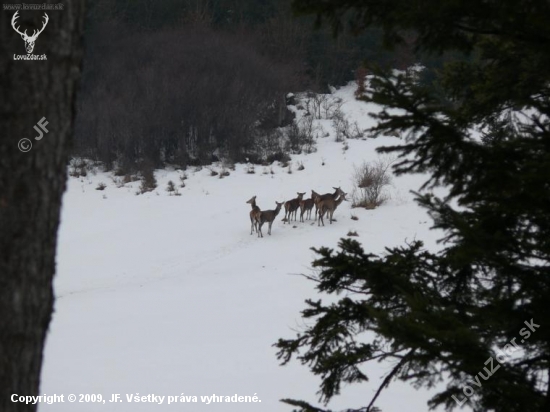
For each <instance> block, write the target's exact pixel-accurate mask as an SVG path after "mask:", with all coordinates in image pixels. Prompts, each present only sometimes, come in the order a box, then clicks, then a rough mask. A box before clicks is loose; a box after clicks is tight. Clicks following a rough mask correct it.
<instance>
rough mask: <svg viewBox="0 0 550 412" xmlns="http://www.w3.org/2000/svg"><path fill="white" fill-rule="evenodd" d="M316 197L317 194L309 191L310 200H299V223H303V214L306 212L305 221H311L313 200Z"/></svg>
mask: <svg viewBox="0 0 550 412" xmlns="http://www.w3.org/2000/svg"><path fill="white" fill-rule="evenodd" d="M317 196H318V194H317V193H316V192H315V191H314V190H312V191H311V198H310V199H302V200H300V222H303V221H304V213H306V212H307V217H306V218H307V219H311V210H312V209H313V205H314V204H315V198H316V197H317Z"/></svg>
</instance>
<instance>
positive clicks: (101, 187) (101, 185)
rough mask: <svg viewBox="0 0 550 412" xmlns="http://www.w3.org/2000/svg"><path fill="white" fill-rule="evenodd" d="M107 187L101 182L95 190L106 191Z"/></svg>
mask: <svg viewBox="0 0 550 412" xmlns="http://www.w3.org/2000/svg"><path fill="white" fill-rule="evenodd" d="M106 187H107V185H106V184H105V183H103V182H100V183H99V184H98V185H97V187H96V188H95V190H105V188H106Z"/></svg>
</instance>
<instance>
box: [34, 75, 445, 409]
mask: <svg viewBox="0 0 550 412" xmlns="http://www.w3.org/2000/svg"><path fill="white" fill-rule="evenodd" d="M353 90H354V85H353V84H351V85H349V86H347V87H344V88H342V89H340V90H338V91H337V92H336V93H335V96H338V97H340V98H342V99H343V102H344V104H343V105H342V107H341V110H342V111H343V112H344V113H345V114H346V115H347V116H349V119H350V120H352V121H357V123H358V125H359V126H360V128H366V127H368V126H370V125H371V124H372V120H371V119H369V117H368V115H367V114H368V112H369V111H373V110H376V107H372V106H369V105H367V104H365V103H362V102H357V101H355V100H354V98H353ZM316 124H317V125H318V126H320V127H322V128H323V129H324V130H325V131H326V132H328V134H329V136H327V137H320V138H318V139H317V145H316V146H317V151H316V152H315V153H312V154H308V155H297V156H294V157H293V159H292V173H291V174H289V173H287V170H288V168H285V169H283V168H281V167H280V166H278V165H276V164H274V165H273V166H272V170H273V172H274V174H271V173H270V168H265V172H267V173H266V174H264V168H263V167H256V168H255V171H256V173H255V174H248V173H246V171H247V166H246V165H237V166H236V170H235V171H233V172H231V174H230V176H228V177H226V178H224V179H219V178H218V177H217V176H216V177H212V176H210V171H209V170H208V169H206V168H205V169H202V170H200V171H193V170H191V169H192V168H191V169H190V170H188V171H187V172H186V173H187V176H188V179H187V180H186V181H185V183H186V187H185V188H180V189H179V191H180V193H181V196H169V195H168V193H167V192H166V190H165V188H166V185H167V182H168V181H169V180H172V181H173V182H174V183H176V184H179V183H180V180H179V176H180V175H181V171H166V170H162V171H157V172H156V178H157V180H158V188H157V189H156V190H155V191H153V192H150V193H146V194H144V195H139V196H136V195H135V193H136V192H137V190H138V186H139V184H138V182H134V183H129V184H127V185H125V186H124V187H120V188H117V187H116V185H115V184H114V182H113V180H112V178H111V175H110V174H107V173H102V172H98V173H97V174H95V175H94V174H89V175H88V176H87V177H85V178H70V180H69V184H68V191H67V192H66V194H65V198H64V206H63V212H62V224H61V229H60V234H59V249H58V258H57V260H58V275H57V277H56V281H55V291H56V295H57V302H56V308H55V313H54V318H53V323H52V325H51V329H50V334H49V336H48V341H47V347H46V354H45V364H44V369H43V375H42V387H41V392H42V393H46V394H53V393H57V394H65V395H66V396H67V395H68V394H77V395H78V394H86V393H87V394H102V396H103V398H104V399H106V400H107V402H106V404H103V403H79V402H77V403H75V404H71V403H68V402H65V403H57V404H52V405H47V404H41V405H40V407H39V411H40V412H49V411H56V412H64V411H77V412H80V411H96V410H97V411H114V412H123V411H132V412H134V411H150V410H151V411H152V410H166V411H170V410H174V411H176V410H178V411H180V410H190V411H200V410H206V409H215V410H219V411H228V412H233V411H235V412H237V411H243V410H251V411H252V410H254V411H266V412H267V411H269V412H273V411H289V410H290V409H291V408H290V407H288V406H286V405H284V404H282V403H280V402H279V399H281V398H301V399H307V400H308V401H311V402H314V401H315V400H316V399H317V395H316V394H315V392H316V390H317V385H318V383H319V380H318V379H317V378H315V377H313V376H312V375H310V373H309V372H308V370H307V369H306V368H305V367H302V366H300V365H299V364H298V363H297V362H292V363H291V364H290V365H288V366H285V367H280V366H279V365H278V362H277V359H276V357H275V352H276V351H275V349H274V348H273V347H272V344H273V343H274V342H275V341H276V340H277V339H278V338H279V337H290V336H293V335H294V334H295V332H294V331H295V330H296V329H299V328H300V324H301V322H302V321H301V318H300V316H299V311H300V310H301V309H303V307H304V304H303V301H304V300H305V299H306V298H309V297H316V292H315V290H314V284H313V283H312V282H310V281H307V280H306V279H304V278H303V277H301V276H298V274H300V273H308V271H310V270H311V269H310V264H311V261H312V259H313V257H314V254H313V252H312V251H311V250H310V248H311V247H312V246H313V247H317V246H329V247H336V245H337V243H338V240H339V239H340V238H342V237H345V236H346V234H347V233H348V232H349V231H350V230H352V231H357V233H358V235H359V237H358V239H359V241H360V242H361V243H362V244H363V246H364V248H365V249H366V250H369V251H372V252H375V253H383V252H384V248H385V247H388V246H394V245H399V244H402V243H403V242H405V241H407V240H412V239H414V238H416V239H421V240H424V241H425V243H426V246H427V247H429V248H435V247H437V246H436V240H437V238H438V233H436V232H434V231H431V230H430V223H431V221H430V219H429V218H428V217H427V215H426V213H425V212H424V211H423V210H422V209H420V208H419V207H418V206H417V205H416V204H415V203H414V201H413V195H412V194H411V193H410V190H418V188H419V186H420V185H421V183H422V182H423V181H424V180H425V177H424V176H403V177H399V178H394V179H393V182H392V186H391V187H390V188H389V192H388V194H389V195H390V196H391V198H390V200H389V201H388V202H387V203H386V204H384V205H383V206H381V207H379V208H377V209H375V210H363V209H353V210H352V209H351V208H350V204H349V202H344V203H343V204H342V205H341V206H340V207H339V208H338V209H337V211H336V213H335V218H336V219H337V221H336V222H334V223H333V224H332V225H331V224H329V223H328V220H327V221H326V222H325V223H326V226H325V227H318V226H317V224H316V223H314V222H313V221H312V220H309V221H306V222H305V223H300V222H296V223H294V222H293V224H291V225H288V224H284V223H283V222H282V221H281V219H282V218H283V215H284V212H281V213H280V214H279V216H278V217H277V219H276V221H275V223H274V225H273V230H272V236H269V235H267V227H265V226H264V238H263V239H258V238H257V237H256V235H255V234H254V235H250V221H249V217H248V213H249V211H250V206H249V205H248V204H246V203H245V202H246V201H247V200H248V199H250V197H252V196H254V195H256V196H257V202H258V205H259V206H260V207H261V208H262V209H274V208H275V201H279V202H280V201H283V200H289V199H291V198H293V197H295V196H296V192H307V195H306V196H307V197H309V195H310V193H311V190H312V189H314V190H316V191H317V192H320V193H325V192H329V191H332V187H333V186H341V187H342V189H343V190H344V191H346V192H351V190H352V181H351V178H352V174H353V169H354V165H359V164H361V163H362V162H364V161H373V160H375V159H376V158H377V154H376V152H375V149H376V148H377V147H379V146H382V145H389V144H395V143H398V139H397V138H395V137H380V138H378V139H366V140H360V139H358V140H348V141H347V144H348V150H343V144H342V143H337V142H335V139H334V130H332V128H331V122H330V121H329V120H319V121H316ZM299 162H301V163H302V164H303V165H304V168H305V169H304V170H301V171H298V170H297V165H298V163H299ZM323 163H324V165H323ZM100 182H103V183H105V184H106V185H107V188H106V189H105V190H103V191H98V190H95V188H96V187H97V185H98V184H99V183H100ZM352 214H353V215H355V216H357V217H358V220H352V219H351V215H352ZM387 370H388V365H383V364H382V365H376V369H373V370H369V371H367V372H368V373H369V375H370V376H371V377H372V380H371V382H369V383H368V384H365V385H361V386H353V387H348V388H344V390H343V392H342V395H341V396H340V397H338V398H337V399H336V400H335V401H334V402H333V403H331V404H330V407H331V408H333V409H335V410H338V409H339V408H343V407H359V406H362V405H363V406H364V405H366V404H367V403H368V400H369V399H370V397H371V396H372V395H373V394H374V391H375V390H376V389H377V384H378V383H379V382H380V378H381V377H382V376H383V374H384V372H385V371H387ZM137 393H139V396H146V395H148V394H155V395H160V396H166V397H167V396H179V395H180V394H182V393H183V394H184V395H187V396H197V401H198V402H197V403H194V404H193V405H183V406H182V405H180V404H179V402H178V403H174V404H170V405H168V404H167V398H165V399H164V401H163V404H162V405H160V406H159V405H155V404H153V403H129V402H127V399H126V394H129V395H132V394H134V395H135V394H137ZM111 394H120V396H121V401H120V402H118V403H109V400H110V399H111ZM213 394H216V395H224V396H225V395H229V396H231V395H234V394H238V395H249V396H253V395H254V394H256V395H257V396H258V397H259V399H261V403H255V404H251V403H244V404H243V403H216V404H206V403H202V402H201V398H200V396H201V395H207V396H211V395H213ZM428 398H429V394H428V393H426V392H417V391H415V390H414V389H412V388H410V387H408V386H404V385H398V384H396V385H395V386H392V387H391V388H390V390H389V391H386V392H385V393H384V394H383V395H382V396H381V398H380V401H379V406H380V407H381V408H382V409H383V411H384V412H401V411H404V410H407V411H425V410H426V409H427V407H426V400H427V399H428Z"/></svg>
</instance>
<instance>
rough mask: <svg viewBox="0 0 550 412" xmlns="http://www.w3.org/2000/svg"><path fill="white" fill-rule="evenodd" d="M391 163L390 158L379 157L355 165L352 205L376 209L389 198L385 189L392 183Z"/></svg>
mask: <svg viewBox="0 0 550 412" xmlns="http://www.w3.org/2000/svg"><path fill="white" fill-rule="evenodd" d="M390 165H391V161H390V160H389V159H378V160H376V161H375V162H372V163H367V162H365V163H363V164H362V165H361V166H359V167H355V172H354V174H353V185H354V189H353V192H352V195H351V199H352V203H351V206H352V207H364V208H365V209H374V208H376V207H378V206H380V205H382V204H383V203H384V202H386V201H387V200H388V199H389V197H388V195H387V193H386V191H385V189H386V186H388V185H389V184H391V175H390V170H389V168H390Z"/></svg>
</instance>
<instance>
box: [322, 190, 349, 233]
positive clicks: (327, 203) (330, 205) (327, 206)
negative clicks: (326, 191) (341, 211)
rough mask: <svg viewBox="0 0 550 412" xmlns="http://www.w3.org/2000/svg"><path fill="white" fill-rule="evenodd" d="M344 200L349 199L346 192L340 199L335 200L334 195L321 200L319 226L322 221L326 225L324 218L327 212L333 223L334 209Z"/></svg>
mask: <svg viewBox="0 0 550 412" xmlns="http://www.w3.org/2000/svg"><path fill="white" fill-rule="evenodd" d="M344 200H347V199H346V193H344V192H342V194H341V195H340V197H339V198H338V200H334V199H333V198H332V197H329V198H328V199H325V200H321V201H320V202H319V219H318V221H317V226H321V225H320V223H323V226H325V221H324V219H323V216H324V215H325V213H326V214H327V215H328V217H329V221H330V224H331V225H332V216H333V215H334V211H335V210H336V208H337V207H338V206H339V205H340V203H342V202H343V201H344Z"/></svg>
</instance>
